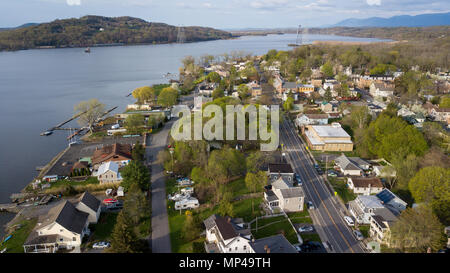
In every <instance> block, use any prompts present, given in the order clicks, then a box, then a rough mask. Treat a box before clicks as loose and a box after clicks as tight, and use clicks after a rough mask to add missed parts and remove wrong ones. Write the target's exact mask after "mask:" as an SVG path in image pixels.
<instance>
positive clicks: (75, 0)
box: [66, 0, 81, 6]
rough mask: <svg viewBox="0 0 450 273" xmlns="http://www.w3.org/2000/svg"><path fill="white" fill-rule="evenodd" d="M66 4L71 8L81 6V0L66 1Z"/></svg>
mask: <svg viewBox="0 0 450 273" xmlns="http://www.w3.org/2000/svg"><path fill="white" fill-rule="evenodd" d="M66 3H67V5H69V6H80V5H81V0H66Z"/></svg>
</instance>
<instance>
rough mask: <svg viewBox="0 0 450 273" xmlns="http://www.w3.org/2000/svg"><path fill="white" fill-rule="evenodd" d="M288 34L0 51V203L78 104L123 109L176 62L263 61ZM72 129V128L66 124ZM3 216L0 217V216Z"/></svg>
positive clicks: (47, 156)
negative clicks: (225, 57) (95, 102)
mask: <svg viewBox="0 0 450 273" xmlns="http://www.w3.org/2000/svg"><path fill="white" fill-rule="evenodd" d="M295 40H296V35H295V34H285V35H268V36H243V37H240V38H238V39H232V40H218V41H208V42H199V43H186V44H164V45H140V46H118V47H96V48H92V49H91V53H90V54H87V53H84V50H83V49H81V48H64V49H35V50H23V51H15V52H0V126H1V127H0V128H1V129H0V132H1V133H0V173H1V176H0V203H5V202H9V201H10V200H9V196H10V194H11V193H14V192H18V191H20V190H21V189H22V188H24V187H25V186H26V185H27V184H28V183H29V182H30V181H31V180H32V179H33V178H34V177H35V176H36V175H37V171H35V168H36V166H41V165H45V164H46V163H47V162H48V161H49V160H51V158H53V157H54V156H55V155H56V154H57V153H58V152H60V151H61V150H62V149H64V148H65V147H66V146H67V144H68V143H67V140H66V136H67V135H68V133H67V132H65V131H56V132H55V133H54V134H53V135H51V136H48V137H42V136H40V135H39V134H40V133H41V132H42V131H45V130H46V129H48V128H51V127H53V126H55V125H56V124H58V123H59V122H61V121H63V120H65V119H68V118H69V117H71V116H72V115H73V112H74V111H73V107H74V105H75V104H77V103H78V102H80V101H82V100H88V99H90V98H98V99H99V100H100V101H101V102H103V103H104V104H106V105H107V108H108V107H113V106H119V109H117V110H116V112H117V111H123V110H125V109H124V108H125V106H126V104H129V103H132V102H133V98H132V97H128V98H126V97H125V96H126V95H127V94H129V93H130V92H131V91H132V90H133V89H134V88H136V87H139V86H143V85H151V84H156V83H166V82H167V81H168V79H167V78H165V77H164V75H165V74H166V73H167V72H170V73H172V74H176V73H178V68H179V67H180V66H181V59H182V58H183V57H185V56H187V55H192V56H194V57H198V56H202V55H205V54H210V55H220V54H223V53H231V52H232V51H244V52H247V53H251V54H256V55H260V54H264V53H266V52H267V51H268V50H270V49H277V50H288V49H290V47H289V46H288V44H289V43H294V42H295ZM313 40H336V41H380V40H378V39H369V38H353V37H342V36H331V35H304V37H303V41H304V42H305V43H308V42H312V41H313ZM72 125H74V124H72ZM0 217H2V215H0Z"/></svg>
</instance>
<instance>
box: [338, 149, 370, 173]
mask: <svg viewBox="0 0 450 273" xmlns="http://www.w3.org/2000/svg"><path fill="white" fill-rule="evenodd" d="M334 163H335V164H336V166H337V167H339V169H340V170H341V172H342V173H343V174H344V175H351V176H361V175H362V173H363V171H362V169H361V168H360V167H358V166H357V165H356V164H355V163H353V162H352V161H351V160H350V159H349V158H348V157H346V156H345V155H344V154H342V155H341V156H339V157H337V158H336V159H335V160H334Z"/></svg>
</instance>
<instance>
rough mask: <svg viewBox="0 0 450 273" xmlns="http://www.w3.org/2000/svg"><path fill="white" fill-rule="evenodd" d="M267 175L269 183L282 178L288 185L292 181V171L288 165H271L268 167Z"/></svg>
mask: <svg viewBox="0 0 450 273" xmlns="http://www.w3.org/2000/svg"><path fill="white" fill-rule="evenodd" d="M267 174H268V176H269V183H271V182H272V181H275V180H277V179H278V178H280V176H281V177H283V179H284V180H286V181H287V182H289V183H293V181H294V170H292V166H291V164H289V163H271V164H269V165H268V171H267Z"/></svg>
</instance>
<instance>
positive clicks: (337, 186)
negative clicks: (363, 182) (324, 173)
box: [328, 177, 356, 203]
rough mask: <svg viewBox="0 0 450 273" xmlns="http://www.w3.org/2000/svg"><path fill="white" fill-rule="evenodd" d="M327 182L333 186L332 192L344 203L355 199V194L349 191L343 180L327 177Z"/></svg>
mask: <svg viewBox="0 0 450 273" xmlns="http://www.w3.org/2000/svg"><path fill="white" fill-rule="evenodd" d="M328 181H330V184H331V186H333V188H334V190H335V191H336V192H337V194H338V195H339V197H340V198H341V200H342V201H343V202H344V203H348V201H351V200H354V199H355V198H356V194H354V193H352V192H351V191H350V189H349V188H348V187H347V183H346V182H345V181H344V180H340V179H337V178H336V177H328Z"/></svg>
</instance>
